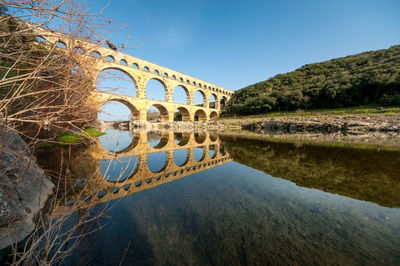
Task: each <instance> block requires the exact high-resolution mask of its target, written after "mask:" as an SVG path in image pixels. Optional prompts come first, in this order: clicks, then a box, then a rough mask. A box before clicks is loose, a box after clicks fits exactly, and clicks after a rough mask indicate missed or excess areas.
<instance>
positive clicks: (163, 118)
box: [152, 104, 169, 122]
mask: <svg viewBox="0 0 400 266" xmlns="http://www.w3.org/2000/svg"><path fill="white" fill-rule="evenodd" d="M152 106H154V107H155V108H157V110H158V111H159V112H160V115H161V121H162V122H168V120H169V113H168V109H167V108H166V107H165V106H164V105H162V104H153V105H152Z"/></svg>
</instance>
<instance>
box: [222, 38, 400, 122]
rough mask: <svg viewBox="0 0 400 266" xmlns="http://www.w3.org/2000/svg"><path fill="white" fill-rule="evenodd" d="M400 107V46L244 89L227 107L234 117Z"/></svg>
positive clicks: (301, 70) (318, 65)
mask: <svg viewBox="0 0 400 266" xmlns="http://www.w3.org/2000/svg"><path fill="white" fill-rule="evenodd" d="M368 104H379V105H386V106H388V105H400V45H396V46H392V47H390V48H389V49H383V50H378V51H370V52H364V53H360V54H357V55H351V56H347V57H343V58H337V59H332V60H329V61H325V62H321V63H314V64H308V65H304V66H303V67H301V68H299V69H296V70H295V71H293V72H289V73H286V74H279V75H276V76H274V77H272V78H270V79H268V80H266V81H262V82H259V83H256V84H253V85H250V86H247V87H245V88H242V89H240V90H239V91H237V92H236V93H235V94H234V97H233V98H232V99H231V100H230V102H229V103H228V105H227V107H226V109H225V111H226V112H227V113H230V114H239V115H247V114H260V113H266V112H268V111H279V110H297V109H307V108H312V109H317V108H318V109H320V108H340V107H350V106H357V105H368Z"/></svg>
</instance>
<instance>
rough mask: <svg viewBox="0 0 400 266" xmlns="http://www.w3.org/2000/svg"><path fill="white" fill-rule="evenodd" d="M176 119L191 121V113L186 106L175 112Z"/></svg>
mask: <svg viewBox="0 0 400 266" xmlns="http://www.w3.org/2000/svg"><path fill="white" fill-rule="evenodd" d="M174 121H185V122H186V121H190V113H189V111H188V110H187V109H186V108H184V107H178V108H177V109H176V110H175V113H174Z"/></svg>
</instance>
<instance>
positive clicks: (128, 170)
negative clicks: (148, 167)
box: [99, 156, 139, 183]
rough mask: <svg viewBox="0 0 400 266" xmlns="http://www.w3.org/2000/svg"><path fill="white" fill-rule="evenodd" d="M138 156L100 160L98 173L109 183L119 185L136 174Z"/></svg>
mask: <svg viewBox="0 0 400 266" xmlns="http://www.w3.org/2000/svg"><path fill="white" fill-rule="evenodd" d="M138 160H139V156H129V157H125V158H121V159H119V160H100V161H99V171H100V173H101V175H102V176H103V178H104V179H105V180H106V181H107V182H110V183H120V182H124V181H125V180H127V179H129V178H131V177H132V176H134V175H135V174H136V173H137V172H138V169H139V167H138V165H139V163H138Z"/></svg>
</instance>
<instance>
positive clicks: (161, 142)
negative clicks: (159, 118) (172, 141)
mask: <svg viewBox="0 0 400 266" xmlns="http://www.w3.org/2000/svg"><path fill="white" fill-rule="evenodd" d="M168 138H169V135H168V132H167V131H149V132H147V142H148V144H149V145H150V146H151V147H153V148H155V149H161V148H163V147H165V145H167V144H168Z"/></svg>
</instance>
